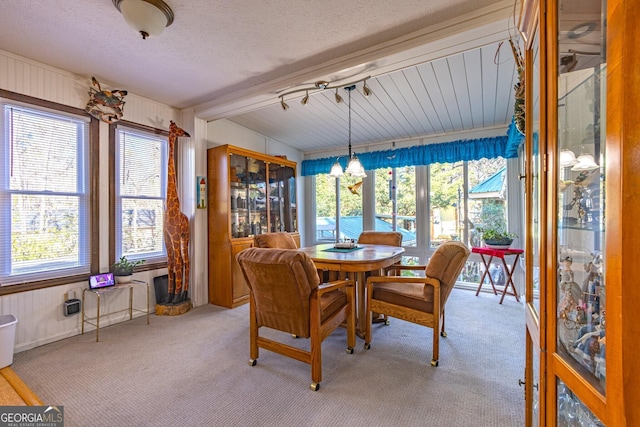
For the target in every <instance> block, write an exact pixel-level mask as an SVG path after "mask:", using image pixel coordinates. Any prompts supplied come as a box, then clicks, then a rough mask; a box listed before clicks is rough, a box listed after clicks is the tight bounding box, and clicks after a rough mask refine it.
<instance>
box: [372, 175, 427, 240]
mask: <svg viewBox="0 0 640 427" xmlns="http://www.w3.org/2000/svg"><path fill="white" fill-rule="evenodd" d="M415 169H416V168H415V167H414V166H405V167H401V168H380V169H376V170H375V186H376V188H375V212H376V213H375V219H374V229H375V230H377V231H399V232H401V233H402V246H405V247H406V246H416V244H417V236H416V231H417V230H416V170H415Z"/></svg>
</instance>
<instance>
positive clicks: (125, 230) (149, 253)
mask: <svg viewBox="0 0 640 427" xmlns="http://www.w3.org/2000/svg"><path fill="white" fill-rule="evenodd" d="M115 176H116V180H117V182H116V183H115V188H116V208H115V211H116V217H115V222H116V227H115V230H116V231H115V233H116V235H115V242H116V259H119V258H120V257H121V256H123V255H124V256H126V257H127V258H128V259H130V260H139V259H144V260H146V261H147V262H161V261H165V260H166V250H165V246H164V238H163V229H164V227H163V215H164V199H165V193H166V190H165V189H166V179H167V137H165V136H160V135H156V134H153V133H151V132H144V131H140V130H136V129H131V128H127V127H124V126H117V127H116V173H115Z"/></svg>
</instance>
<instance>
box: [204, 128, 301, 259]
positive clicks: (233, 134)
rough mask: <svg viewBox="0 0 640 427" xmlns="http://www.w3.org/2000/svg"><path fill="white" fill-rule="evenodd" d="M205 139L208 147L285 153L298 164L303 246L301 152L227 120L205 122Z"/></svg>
mask: <svg viewBox="0 0 640 427" xmlns="http://www.w3.org/2000/svg"><path fill="white" fill-rule="evenodd" d="M207 141H208V144H207V145H208V148H212V147H216V146H218V145H225V144H229V145H233V146H236V147H241V148H245V149H247V150H252V151H256V152H258V153H263V154H268V155H271V156H280V155H285V156H287V160H291V161H294V162H296V163H297V164H298V166H297V168H296V174H297V180H296V183H297V186H296V193H297V194H296V197H297V200H299V201H301V202H299V203H298V231H300V244H301V246H305V245H306V243H305V237H304V234H305V233H304V230H305V215H306V211H305V207H306V206H307V205H308V203H305V202H304V200H305V199H304V195H305V189H304V185H303V179H302V176H300V170H301V168H300V163H301V162H302V160H303V153H302V152H301V151H299V150H297V149H295V148H293V147H291V146H289V145H286V144H283V143H281V142H278V141H276V140H274V139H270V138H267V137H265V136H264V135H260V134H258V133H256V132H253V131H251V130H249V129H247V128H244V127H242V126H240V125H237V124H235V123H233V122H231V121H229V120H216V121H213V122H209V123H208V124H207Z"/></svg>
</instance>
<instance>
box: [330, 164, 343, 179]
mask: <svg viewBox="0 0 640 427" xmlns="http://www.w3.org/2000/svg"><path fill="white" fill-rule="evenodd" d="M342 175H344V172H342V165H341V164H340V162H339V161H337V160H336V162H335V163H334V164H333V166H331V172H329V176H330V177H333V178H340V177H341V176H342Z"/></svg>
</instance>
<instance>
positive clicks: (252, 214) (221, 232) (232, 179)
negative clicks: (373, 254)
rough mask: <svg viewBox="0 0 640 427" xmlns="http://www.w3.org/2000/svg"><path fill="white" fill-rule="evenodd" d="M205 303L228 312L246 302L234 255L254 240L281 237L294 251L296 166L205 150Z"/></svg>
mask: <svg viewBox="0 0 640 427" xmlns="http://www.w3.org/2000/svg"><path fill="white" fill-rule="evenodd" d="M207 178H208V183H209V191H208V195H207V197H208V212H207V213H208V233H209V235H208V249H209V302H210V303H211V304H216V305H221V306H223V307H228V308H234V307H237V306H238V305H241V304H245V303H247V302H249V288H248V286H247V284H246V283H245V280H244V277H243V275H242V271H241V270H240V266H239V265H238V262H237V261H236V255H237V254H238V253H239V252H240V251H242V250H244V249H247V248H250V247H252V246H253V238H254V236H255V235H256V234H262V233H270V232H276V231H286V232H289V233H291V234H292V235H293V238H294V240H296V242H297V243H298V246H299V245H300V235H299V234H298V216H297V205H296V163H295V162H292V161H290V160H287V159H285V158H282V157H275V156H268V155H266V154H262V153H257V152H254V151H249V150H245V149H243V148H239V147H234V146H231V145H221V146H218V147H214V148H210V149H208V150H207Z"/></svg>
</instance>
